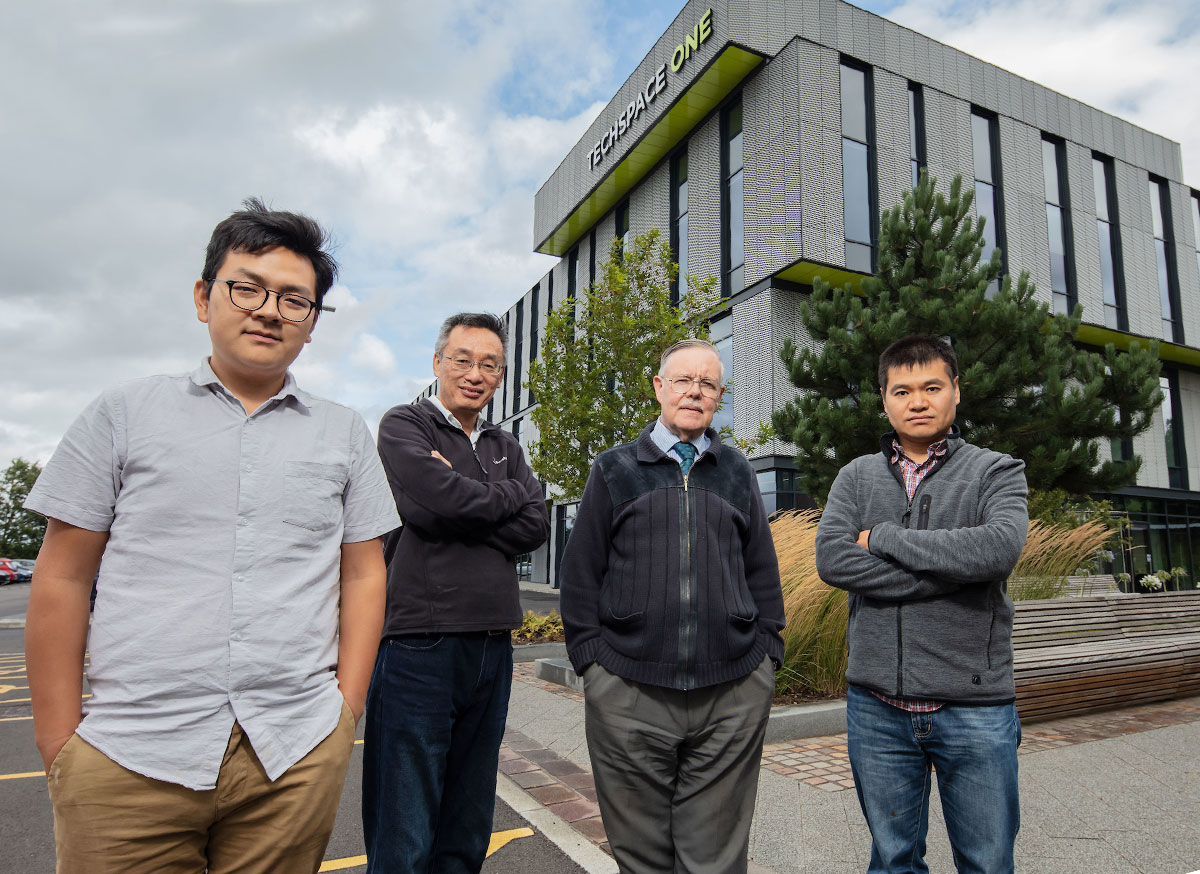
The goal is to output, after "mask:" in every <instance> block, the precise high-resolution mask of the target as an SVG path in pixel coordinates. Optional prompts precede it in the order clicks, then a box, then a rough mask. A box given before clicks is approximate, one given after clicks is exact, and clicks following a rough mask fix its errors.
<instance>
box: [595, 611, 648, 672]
mask: <svg viewBox="0 0 1200 874" xmlns="http://www.w3.org/2000/svg"><path fill="white" fill-rule="evenodd" d="M600 624H601V625H602V626H603V628H604V633H603V634H602V637H603V638H604V640H605V641H606V642H607V643H608V645H609V646H611V647H612V648H613V649H614V650H615V651H617V652H618V653H620V654H621V655H623V656H625V657H626V658H631V659H637V658H641V655H642V648H643V646H644V644H645V636H646V614H645V613H644V612H639V613H630V614H629V615H628V616H618V615H617V614H615V613H613V611H612V610H610V609H608V608H605V609H603V610H601V611H600Z"/></svg>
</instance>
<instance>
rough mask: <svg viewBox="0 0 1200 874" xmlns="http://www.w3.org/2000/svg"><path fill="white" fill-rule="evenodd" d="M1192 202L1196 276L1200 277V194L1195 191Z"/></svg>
mask: <svg viewBox="0 0 1200 874" xmlns="http://www.w3.org/2000/svg"><path fill="white" fill-rule="evenodd" d="M1190 200H1191V202H1192V234H1193V235H1194V236H1193V239H1194V240H1195V242H1196V274H1197V275H1198V276H1200V192H1196V191H1193V192H1192V196H1191V198H1190Z"/></svg>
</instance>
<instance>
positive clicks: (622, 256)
mask: <svg viewBox="0 0 1200 874" xmlns="http://www.w3.org/2000/svg"><path fill="white" fill-rule="evenodd" d="M677 271H678V267H677V266H676V264H675V263H674V262H673V261H672V259H671V251H670V247H669V246H667V245H666V243H665V242H663V240H662V239H661V238H660V235H659V232H658V230H657V229H654V230H650V231H649V232H647V233H645V234H642V235H641V236H639V237H637V238H636V239H634V240H633V241H632V242H631V243H630V244H629V245H628V246H627V247H625V248H624V250H622V246H621V241H620V240H614V241H613V244H612V247H611V249H610V251H609V257H608V259H607V261H605V263H604V264H603V265H601V266H600V275H599V278H598V280H597V282H596V284H595V285H593V286H591V287H590V288H588V289H586V290H585V292H584V294H583V296H582V297H581V298H579V299H578V301H576V300H575V299H571V298H568V299H566V300H564V301H563V302H562V303H561V304H560V305H559V306H558V307H556V308H555V309H554V310H552V311H551V312H550V313H549V315H548V316H547V318H546V331H545V335H544V338H543V340H542V348H541V349H540V350H539V354H538V357H537V360H536V361H534V362H532V363H531V364H530V365H529V378H528V381H527V383H526V384H527V385H528V386H529V388H530V389H531V390H532V391H533V393H534V396H535V397H536V398H537V400H538V406H537V407H536V408H535V409H534V410H533V412H532V413H531V414H530V418H532V419H533V422H534V424H535V425H536V426H537V429H538V439H537V441H536V442H534V443H532V444H531V445H530V447H529V461H530V465H531V466H532V467H533V470H534V471H535V472H536V473H537V474H538V476H540V477H542V478H543V479H544V480H546V481H547V482H551V483H554V484H555V485H556V486H557V488H558V491H559V494H558V496H559V497H561V498H562V499H563V500H567V501H573V500H578V498H579V497H580V496H581V495H582V494H583V487H584V485H585V484H586V483H587V477H588V472H589V471H590V469H591V465H592V461H593V460H594V459H595V457H596V456H597V455H598V454H599V453H601V452H603V451H604V450H605V449H609V448H611V447H613V446H616V445H617V444H619V443H625V442H627V441H630V440H633V439H634V438H636V437H637V435H638V434H639V433H641V430H642V429H643V428H644V427H646V425H648V424H649V423H650V422H652V421H653V420H654V417H655V416H656V415H658V401H657V400H656V399H655V396H654V385H653V382H652V379H651V378H652V376H653V375H654V373H655V372H656V370H657V367H658V359H659V356H660V355H661V354H662V352H663V350H665V349H667V348H668V347H669V346H671V345H672V344H674V343H676V342H678V341H680V340H684V339H687V338H689V337H696V338H699V339H708V319H709V318H710V317H711V316H712V315H713V314H714V313H715V312H716V310H717V309H718V308H719V295H718V293H717V291H716V279H715V278H714V277H711V276H710V277H709V278H708V279H705V280H699V279H697V278H696V277H694V276H693V277H688V278H687V280H686V281H685V282H681V283H680V284H681V285H683V286H684V287H685V288H687V289H688V291H687V293H686V294H685V295H683V298H682V300H681V301H680V303H679V305H678V307H676V306H674V305H673V304H672V303H671V281H672V279H673V278H674V277H675V275H676V273H677Z"/></svg>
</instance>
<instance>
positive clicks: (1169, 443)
mask: <svg viewBox="0 0 1200 874" xmlns="http://www.w3.org/2000/svg"><path fill="white" fill-rule="evenodd" d="M1158 384H1159V387H1160V388H1161V389H1162V393H1163V400H1162V418H1163V444H1164V447H1165V448H1166V451H1167V476H1168V481H1169V483H1170V486H1171V488H1173V489H1186V488H1187V487H1188V477H1187V456H1186V453H1185V449H1184V434H1183V416H1182V415H1181V412H1182V411H1181V410H1180V405H1179V374H1178V373H1176V372H1175V371H1173V370H1171V371H1167V372H1165V373H1164V374H1163V375H1162V376H1160V377H1159V379H1158Z"/></svg>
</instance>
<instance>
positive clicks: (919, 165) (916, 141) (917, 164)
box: [908, 82, 927, 188]
mask: <svg viewBox="0 0 1200 874" xmlns="http://www.w3.org/2000/svg"><path fill="white" fill-rule="evenodd" d="M908 163H909V165H910V166H911V167H912V184H913V188H916V187H917V183H918V182H920V181H921V171H922V170H924V169H925V167H926V165H927V161H926V156H925V90H924V89H923V88H922V87H921V86H920V85H918V84H917V83H916V82H909V83H908Z"/></svg>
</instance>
